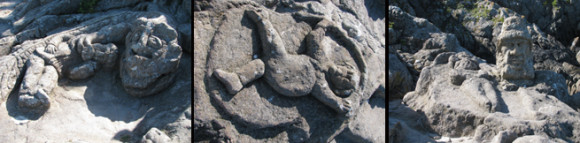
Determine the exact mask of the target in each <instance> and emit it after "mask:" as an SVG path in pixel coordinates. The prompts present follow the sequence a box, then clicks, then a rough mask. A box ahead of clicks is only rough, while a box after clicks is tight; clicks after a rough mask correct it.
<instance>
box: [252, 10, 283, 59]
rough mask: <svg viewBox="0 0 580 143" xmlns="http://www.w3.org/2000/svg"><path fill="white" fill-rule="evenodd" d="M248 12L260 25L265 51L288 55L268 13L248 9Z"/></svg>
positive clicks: (272, 53)
mask: <svg viewBox="0 0 580 143" xmlns="http://www.w3.org/2000/svg"><path fill="white" fill-rule="evenodd" d="M246 14H247V15H248V16H249V17H250V19H252V20H253V21H254V22H256V24H257V25H258V31H259V33H260V39H261V41H262V45H263V47H264V48H265V49H264V50H265V51H270V53H271V55H272V56H276V55H279V56H284V55H286V48H285V47H284V42H283V41H282V38H281V37H280V35H278V32H277V31H276V29H274V26H272V23H270V21H269V20H268V15H267V13H266V12H262V11H261V10H256V11H253V10H247V11H246Z"/></svg>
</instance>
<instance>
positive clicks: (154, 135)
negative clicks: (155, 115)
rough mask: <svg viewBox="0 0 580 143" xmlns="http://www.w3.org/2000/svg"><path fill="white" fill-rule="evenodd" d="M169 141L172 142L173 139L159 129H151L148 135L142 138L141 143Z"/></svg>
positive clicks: (164, 142)
mask: <svg viewBox="0 0 580 143" xmlns="http://www.w3.org/2000/svg"><path fill="white" fill-rule="evenodd" d="M169 141H171V138H169V137H168V136H167V135H166V134H165V133H163V132H161V131H160V130H159V129H157V128H151V129H149V131H148V132H147V134H145V135H144V136H143V138H141V143H166V142H169Z"/></svg>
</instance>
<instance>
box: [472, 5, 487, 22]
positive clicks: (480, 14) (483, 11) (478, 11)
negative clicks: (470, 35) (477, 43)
mask: <svg viewBox="0 0 580 143" xmlns="http://www.w3.org/2000/svg"><path fill="white" fill-rule="evenodd" d="M490 11H491V10H490V9H487V8H486V7H484V6H477V7H476V8H474V9H471V10H469V13H471V15H472V16H474V17H475V18H477V19H478V20H479V18H487V17H489V12H490Z"/></svg>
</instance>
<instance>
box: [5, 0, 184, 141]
mask: <svg viewBox="0 0 580 143" xmlns="http://www.w3.org/2000/svg"><path fill="white" fill-rule="evenodd" d="M188 3H189V4H190V3H191V1H190V0H179V1H171V2H166V1H134V0H130V1H122V2H118V1H110V0H101V1H38V0H32V1H26V0H25V1H21V0H10V1H6V2H0V7H2V10H3V12H2V14H0V21H1V24H0V30H1V31H2V33H1V34H0V49H2V50H0V55H1V56H0V61H2V63H0V67H2V69H1V70H0V81H2V82H1V83H0V105H2V106H3V107H5V109H4V108H3V110H0V113H1V114H2V115H0V116H1V117H2V118H1V119H0V125H1V126H3V127H4V128H3V131H2V132H5V131H6V130H11V131H14V134H9V135H4V136H0V140H3V141H5V142H38V141H39V139H38V138H35V137H32V136H33V135H31V134H46V133H45V131H46V130H45V127H44V126H40V125H42V124H47V125H51V126H66V127H63V129H62V131H66V130H67V129H68V128H71V126H75V125H76V124H82V122H84V121H86V122H91V121H94V122H95V125H97V124H100V125H102V126H101V127H102V129H105V130H106V131H102V133H103V134H102V135H99V136H98V137H97V136H95V137H93V138H84V137H86V136H83V133H80V134H68V136H71V137H78V138H80V139H81V140H88V141H89V142H107V141H104V140H103V139H102V138H107V139H109V140H110V139H115V140H120V141H124V142H137V141H140V140H141V138H144V139H143V141H148V140H150V141H154V142H170V141H173V142H189V141H190V140H191V138H189V139H188V138H187V137H186V135H187V133H182V132H191V125H190V124H189V125H188V124H186V123H182V122H179V123H181V124H178V125H177V124H173V125H172V126H171V127H170V126H166V125H167V124H170V123H173V122H178V121H176V119H177V118H178V117H174V116H177V115H181V114H183V113H182V112H183V111H184V110H185V109H187V107H189V108H191V103H185V102H187V101H189V100H188V99H187V98H190V97H191V96H189V94H190V93H191V88H189V87H188V86H187V84H188V83H187V82H189V84H191V80H189V81H188V79H190V78H191V74H190V73H187V70H185V72H186V73H184V72H181V71H180V70H184V69H188V68H187V64H189V63H190V61H191V55H186V56H184V54H183V53H182V45H185V47H186V48H189V49H191V42H192V41H191V38H192V37H191V28H188V27H189V26H190V25H191V19H189V18H190V17H191V7H188V6H184V5H183V4H188ZM190 53H191V50H189V54H190ZM184 57H186V58H185V60H184ZM183 61H185V63H186V64H185V65H184V64H183V63H182V62H183ZM184 66H185V67H184ZM189 72H191V71H190V70H189ZM93 77H99V78H101V79H99V81H98V82H96V83H95V82H94V81H95V80H93ZM103 77H107V78H103ZM176 78H182V79H176ZM117 81H119V82H117ZM71 83H72V84H73V85H74V86H75V87H81V88H83V89H66V90H65V89H63V88H68V87H69V86H70V85H71ZM105 83H106V84H107V85H104V84H105ZM93 85H95V86H93ZM184 85H185V86H184ZM96 86H98V87H96ZM101 86H103V87H101ZM186 86H187V87H186ZM99 88H104V89H102V90H101V91H99V93H96V94H95V93H94V92H93V90H95V89H97V90H99ZM188 88H189V89H188ZM118 89H121V90H118ZM123 89H124V90H123ZM166 94H172V95H174V97H180V98H183V99H180V100H175V99H173V97H163V98H167V99H163V98H162V99H156V100H158V101H167V102H171V104H167V103H165V104H167V105H172V107H171V108H172V109H171V110H170V111H171V113H169V112H158V111H154V112H150V114H148V116H149V117H144V114H142V113H141V114H140V112H142V111H141V110H144V109H145V108H148V107H145V106H144V105H146V104H147V106H149V105H154V106H157V107H156V108H158V109H163V110H169V109H167V108H170V107H167V106H159V105H158V104H157V103H155V104H150V103H145V102H148V99H141V98H134V99H139V100H126V98H130V96H135V97H145V96H153V95H161V96H163V95H166ZM182 94H183V95H182ZM93 95H94V96H99V97H102V98H99V99H98V100H109V101H107V102H108V103H107V105H108V107H113V108H117V107H121V106H127V107H128V106H131V107H129V108H128V109H125V108H118V109H115V111H116V112H118V113H122V112H123V111H127V112H130V113H127V115H117V113H111V112H108V111H105V110H110V111H113V110H111V108H108V109H105V110H102V109H103V108H101V107H100V106H101V104H98V103H97V104H95V99H94V98H93ZM184 95H187V96H184ZM112 98H113V99H112ZM170 100H171V101H170ZM184 100H187V101H184ZM71 101H73V102H72V103H71ZM74 101H84V102H74ZM120 104H121V105H120ZM142 106H143V107H142ZM182 106H183V107H182ZM95 107H96V108H95ZM177 107H179V108H177ZM87 108H88V110H87ZM105 108H107V107H105ZM77 109H78V110H83V111H78V110H77ZM63 111H64V112H63ZM67 112H69V113H67ZM91 113H92V114H91ZM134 113H135V114H134ZM4 114H5V115H4ZM85 114H86V115H85ZM189 114H190V115H191V113H189ZM69 115H70V116H69ZM73 115H78V116H75V117H79V118H83V119H82V120H80V121H79V122H76V121H70V120H68V119H71V118H72V117H71V116H73ZM87 115H90V116H87ZM154 115H155V116H159V115H163V116H164V117H165V118H166V119H165V120H163V119H160V118H155V117H151V116H154ZM190 115H189V116H190ZM98 116H105V117H106V118H101V119H108V120H109V121H111V122H114V121H115V122H116V121H117V120H124V121H125V123H128V124H129V123H130V124H131V125H129V126H124V125H123V126H124V127H121V126H119V125H120V124H116V123H111V122H107V121H101V120H99V121H95V120H98V119H94V118H95V117H98ZM128 116H130V117H128ZM40 117H42V118H40ZM142 117H143V118H142ZM120 118H121V119H120ZM133 118H141V119H143V120H145V121H147V122H141V121H136V119H133ZM180 119H181V118H180ZM12 120H14V121H16V120H26V122H23V123H22V124H20V123H18V124H15V125H13V123H11V124H8V123H6V122H12ZM148 120H153V121H148ZM168 120H171V121H168ZM182 120H186V121H187V120H189V121H190V120H191V117H189V119H187V118H185V119H182ZM137 122H140V123H137ZM63 123H67V124H68V123H71V124H70V126H68V125H62V124H63ZM25 124H26V125H27V124H33V125H31V126H35V128H34V129H32V128H28V127H23V126H21V125H25ZM138 124H139V125H138ZM175 126H177V127H175ZM180 127H183V128H190V129H189V131H188V130H187V129H185V130H184V129H181V128H180ZM17 128H20V129H26V130H37V131H38V132H36V133H23V132H20V131H17V130H16V129H17ZM77 128H78V127H77ZM109 128H114V129H112V130H110V129H109ZM127 128H136V129H135V131H130V132H128V133H127V132H121V130H123V129H127ZM157 128H159V129H162V130H166V129H167V130H168V129H176V130H173V131H174V132H172V133H164V134H167V135H164V136H161V134H159V133H160V131H159V130H156V129H157ZM149 129H152V131H151V133H149V134H147V135H145V134H146V131H148V130H149ZM87 130H98V129H95V128H93V127H90V126H88V127H87ZM53 131H55V132H60V131H61V130H60V129H59V130H53ZM66 132H69V131H66ZM117 133H119V134H117ZM54 134H55V135H48V136H45V137H43V140H45V141H55V142H66V141H65V140H66V139H65V138H62V137H60V136H59V135H56V134H59V133H54ZM190 134H191V133H189V135H190ZM144 135H145V136H144ZM121 136H123V137H121ZM159 136H161V137H159ZM20 138H25V139H27V141H22V140H19V139H20ZM175 138H179V139H175ZM28 139H30V140H28ZM68 139H69V140H68V142H71V141H72V139H70V138H68ZM109 142H110V141H109Z"/></svg>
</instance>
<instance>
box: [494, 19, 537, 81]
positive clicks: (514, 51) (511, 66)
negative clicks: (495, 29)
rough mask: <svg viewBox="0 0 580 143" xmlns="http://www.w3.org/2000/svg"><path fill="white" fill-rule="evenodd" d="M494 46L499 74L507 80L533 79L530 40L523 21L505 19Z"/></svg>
mask: <svg viewBox="0 0 580 143" xmlns="http://www.w3.org/2000/svg"><path fill="white" fill-rule="evenodd" d="M497 39H498V43H497V44H496V47H497V50H496V58H497V62H496V64H497V67H498V68H499V74H500V77H501V78H502V79H507V80H531V79H534V63H533V56H532V49H531V48H532V40H531V35H530V33H529V32H528V29H527V25H526V23H525V21H524V20H523V19H520V18H519V17H516V16H512V17H509V18H507V19H506V20H505V21H504V23H503V26H502V28H501V33H500V34H499V37H498V38H497Z"/></svg>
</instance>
